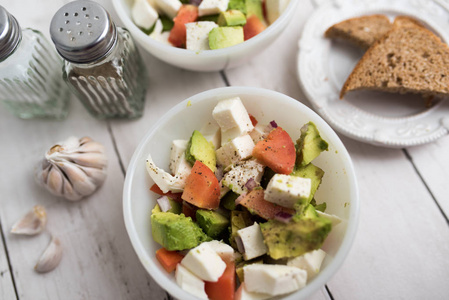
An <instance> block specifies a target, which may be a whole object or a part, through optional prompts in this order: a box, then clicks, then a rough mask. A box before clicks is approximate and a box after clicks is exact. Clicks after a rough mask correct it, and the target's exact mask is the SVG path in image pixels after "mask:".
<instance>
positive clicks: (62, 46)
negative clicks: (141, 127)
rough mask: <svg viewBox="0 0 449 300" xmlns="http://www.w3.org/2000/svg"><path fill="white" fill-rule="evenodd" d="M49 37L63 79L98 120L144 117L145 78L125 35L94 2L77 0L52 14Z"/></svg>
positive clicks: (130, 40) (130, 42)
mask: <svg viewBox="0 0 449 300" xmlns="http://www.w3.org/2000/svg"><path fill="white" fill-rule="evenodd" d="M50 35H51V38H52V40H53V43H54V44H55V46H56V50H57V51H58V53H59V54H60V55H61V56H62V57H63V58H64V60H65V66H64V69H63V77H64V79H65V81H66V82H67V83H68V85H69V87H70V88H71V90H72V91H73V92H74V93H75V94H76V95H77V96H78V98H79V99H80V101H81V102H82V103H83V105H84V106H85V107H86V109H87V110H88V111H89V112H90V113H91V114H92V115H93V116H94V117H96V118H99V119H104V118H129V119H131V118H137V117H140V116H141V115H142V112H143V106H144V100H145V92H146V88H147V81H148V74H147V71H146V69H145V65H144V63H143V61H142V59H141V57H140V55H139V53H138V50H137V48H136V46H135V44H134V41H133V40H132V38H131V35H130V34H129V32H128V31H127V30H126V29H124V28H121V27H117V26H115V24H114V23H113V21H112V19H111V16H110V15H109V14H108V12H107V11H106V10H105V9H104V8H103V7H102V6H100V5H99V4H98V3H96V2H93V1H87V0H78V1H73V2H69V3H68V4H66V5H64V6H63V7H62V8H61V9H60V10H58V11H57V12H56V14H55V15H54V17H53V19H52V21H51V24H50Z"/></svg>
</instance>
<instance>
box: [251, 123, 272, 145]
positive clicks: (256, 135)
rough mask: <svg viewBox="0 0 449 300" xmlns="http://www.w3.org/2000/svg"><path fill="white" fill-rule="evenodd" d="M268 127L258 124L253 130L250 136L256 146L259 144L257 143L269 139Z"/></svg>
mask: <svg viewBox="0 0 449 300" xmlns="http://www.w3.org/2000/svg"><path fill="white" fill-rule="evenodd" d="M267 127H268V126H266V125H260V124H257V125H256V126H255V127H254V129H253V130H251V132H250V133H249V136H250V137H251V138H252V139H253V142H254V144H257V142H259V141H261V140H263V139H264V138H266V137H267V135H268V134H269V132H268V131H267Z"/></svg>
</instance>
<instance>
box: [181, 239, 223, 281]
mask: <svg viewBox="0 0 449 300" xmlns="http://www.w3.org/2000/svg"><path fill="white" fill-rule="evenodd" d="M181 265H183V266H184V267H186V268H187V269H188V270H189V271H190V272H192V273H193V274H195V275H196V276H198V277H199V278H200V279H202V280H205V281H211V282H217V281H218V278H220V277H221V275H223V272H224V270H225V269H226V264H225V262H224V261H223V260H222V259H221V258H220V256H219V255H218V254H217V253H216V252H215V251H214V250H213V249H212V248H211V247H210V246H209V245H207V244H206V243H202V244H200V245H199V246H197V247H195V248H193V249H191V250H190V251H189V252H188V253H187V255H186V256H185V257H184V258H183V259H182V260H181Z"/></svg>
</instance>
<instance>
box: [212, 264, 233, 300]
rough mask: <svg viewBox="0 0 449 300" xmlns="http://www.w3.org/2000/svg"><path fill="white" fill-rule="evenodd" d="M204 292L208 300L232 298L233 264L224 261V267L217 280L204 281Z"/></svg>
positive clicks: (231, 299) (229, 299) (228, 299)
mask: <svg viewBox="0 0 449 300" xmlns="http://www.w3.org/2000/svg"><path fill="white" fill-rule="evenodd" d="M205 283H206V284H205V289H206V294H207V296H208V297H209V299H210V300H234V294H235V264H234V262H226V269H225V271H224V272H223V275H221V277H220V278H218V281H217V282H208V281H206V282H205Z"/></svg>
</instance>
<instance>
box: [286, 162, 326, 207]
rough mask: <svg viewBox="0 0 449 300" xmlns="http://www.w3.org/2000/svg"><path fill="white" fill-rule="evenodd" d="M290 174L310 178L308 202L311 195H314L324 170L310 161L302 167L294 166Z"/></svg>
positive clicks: (311, 197)
mask: <svg viewBox="0 0 449 300" xmlns="http://www.w3.org/2000/svg"><path fill="white" fill-rule="evenodd" d="M291 175H292V176H299V177H303V178H310V180H311V188H310V195H309V198H308V199H307V203H306V204H309V203H310V201H312V199H313V196H314V195H315V192H316V191H317V189H318V187H319V186H320V184H321V180H322V178H323V176H324V171H323V170H322V169H320V168H318V167H317V166H315V165H314V164H312V163H309V164H308V165H306V166H303V167H299V168H298V167H296V168H295V169H294V170H293V172H292V173H291Z"/></svg>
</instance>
